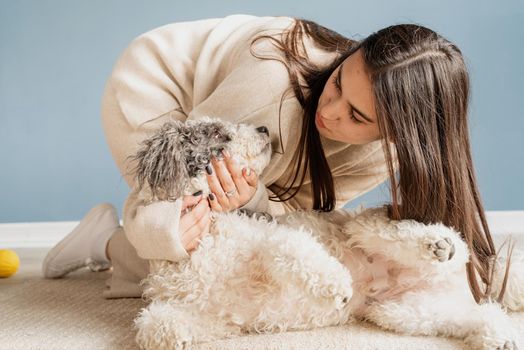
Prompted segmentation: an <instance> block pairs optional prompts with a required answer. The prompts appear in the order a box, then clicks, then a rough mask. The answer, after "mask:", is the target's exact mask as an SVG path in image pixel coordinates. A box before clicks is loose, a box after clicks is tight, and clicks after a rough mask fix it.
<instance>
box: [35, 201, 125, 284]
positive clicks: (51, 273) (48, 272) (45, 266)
mask: <svg viewBox="0 0 524 350" xmlns="http://www.w3.org/2000/svg"><path fill="white" fill-rule="evenodd" d="M105 211H112V212H113V214H114V216H115V218H116V221H117V222H118V214H117V212H116V209H115V207H114V206H113V205H112V204H110V203H101V204H98V205H97V206H95V207H94V208H92V209H91V210H89V211H88V212H87V214H86V215H85V216H84V217H83V218H82V220H80V223H79V224H78V226H76V227H75V228H74V229H73V231H71V233H70V234H68V235H67V236H66V237H65V238H63V239H62V240H61V241H60V242H58V243H57V244H56V245H55V246H54V247H53V248H51V250H50V251H49V252H48V253H47V255H46V256H45V258H44V261H43V263H42V274H43V275H44V278H60V277H62V276H64V275H66V274H67V273H63V272H62V271H59V270H55V269H53V268H52V267H50V266H49V263H50V262H51V261H53V260H54V259H55V258H56V256H57V255H58V254H60V252H61V251H62V249H64V247H66V246H67V245H68V243H69V242H70V241H71V240H72V239H73V238H74V237H75V231H78V230H80V229H82V228H83V227H84V226H85V225H86V223H87V222H89V221H91V219H92V218H93V217H96V216H97V215H99V214H100V213H103V212H105ZM107 269H109V267H108V268H107ZM107 269H105V270H107ZM100 271H103V270H100Z"/></svg>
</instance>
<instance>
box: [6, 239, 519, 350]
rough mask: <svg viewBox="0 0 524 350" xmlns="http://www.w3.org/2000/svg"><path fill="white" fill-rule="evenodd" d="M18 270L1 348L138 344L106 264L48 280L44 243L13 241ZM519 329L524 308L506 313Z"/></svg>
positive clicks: (425, 340)
mask: <svg viewBox="0 0 524 350" xmlns="http://www.w3.org/2000/svg"><path fill="white" fill-rule="evenodd" d="M13 250H15V251H16V252H17V253H18V255H19V256H20V259H21V262H22V263H21V267H20V270H19V271H18V272H17V274H15V275H14V276H12V277H10V278H4V279H0V349H2V350H4V349H5V350H7V349H8V350H18V349H20V350H32V349H68V350H69V349H97V350H102V349H112V350H118V349H126V350H127V349H137V348H138V347H137V346H136V344H135V343H134V335H135V330H134V329H133V318H134V317H135V316H136V315H137V313H138V311H139V310H140V308H142V307H144V306H145V303H144V302H143V301H142V300H141V299H138V298H127V299H110V300H108V299H104V298H103V296H102V291H103V290H104V288H106V286H105V280H106V279H107V278H108V277H109V274H110V272H109V271H104V272H91V271H89V270H88V269H87V268H84V269H81V270H78V271H75V272H74V273H71V274H69V275H68V276H67V278H64V279H58V280H46V279H43V278H42V277H41V275H40V265H41V262H42V260H43V258H44V256H45V254H46V252H47V248H46V249H42V248H38V249H36V248H23V249H22V248H20V249H16V248H14V249H13ZM511 317H512V318H513V319H514V320H515V322H516V323H518V324H519V325H520V326H521V328H522V331H523V332H524V313H521V314H514V315H512V316H511ZM462 348H463V346H462V342H460V341H458V340H453V339H444V338H435V337H411V336H401V335H397V334H394V333H390V332H384V331H381V330H380V329H378V328H377V327H375V326H373V325H368V324H359V325H351V326H344V327H329V328H323V329H318V330H314V331H303V332H288V333H282V334H271V335H252V336H245V337H242V338H237V339H229V340H224V341H218V342H215V343H208V344H200V345H198V346H195V347H193V349H195V350H218V349H225V350H228V349H300V350H310V349H315V350H316V349H388V350H394V349H399V350H401V349H402V350H408V349H439V350H446V349H462Z"/></svg>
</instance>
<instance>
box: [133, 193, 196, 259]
mask: <svg viewBox="0 0 524 350" xmlns="http://www.w3.org/2000/svg"><path fill="white" fill-rule="evenodd" d="M181 208H182V199H177V200H175V201H174V202H173V201H155V202H151V203H146V202H145V201H144V200H142V199H141V198H140V192H137V191H135V190H134V191H132V192H131V193H130V194H129V196H128V198H127V199H126V201H125V203H124V208H123V226H124V232H125V235H126V237H127V239H128V240H129V242H130V243H131V244H132V245H133V246H134V247H135V249H136V251H137V254H138V256H139V257H141V258H143V259H162V260H169V261H173V262H177V261H180V260H182V259H184V258H188V257H189V254H188V253H187V252H186V250H185V249H184V247H183V246H182V242H181V240H180V235H179V232H178V226H179V223H180V212H181Z"/></svg>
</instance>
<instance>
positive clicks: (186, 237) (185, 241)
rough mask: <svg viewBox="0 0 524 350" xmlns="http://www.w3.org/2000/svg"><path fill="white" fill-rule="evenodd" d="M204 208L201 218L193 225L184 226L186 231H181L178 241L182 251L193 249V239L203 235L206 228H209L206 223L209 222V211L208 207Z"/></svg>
mask: <svg viewBox="0 0 524 350" xmlns="http://www.w3.org/2000/svg"><path fill="white" fill-rule="evenodd" d="M204 208H205V209H204V212H203V214H202V216H200V217H199V218H198V220H197V221H196V222H195V223H194V224H193V225H191V226H185V227H187V229H185V230H183V231H182V230H181V233H180V240H181V242H182V246H183V247H184V249H186V251H187V250H188V249H191V248H192V247H194V246H193V245H192V244H194V243H195V242H194V241H195V239H197V238H198V237H200V236H202V235H203V234H205V233H206V231H205V229H206V227H209V225H208V223H209V221H210V220H211V218H210V216H209V213H210V209H209V206H205V207H204ZM181 226H182V225H181Z"/></svg>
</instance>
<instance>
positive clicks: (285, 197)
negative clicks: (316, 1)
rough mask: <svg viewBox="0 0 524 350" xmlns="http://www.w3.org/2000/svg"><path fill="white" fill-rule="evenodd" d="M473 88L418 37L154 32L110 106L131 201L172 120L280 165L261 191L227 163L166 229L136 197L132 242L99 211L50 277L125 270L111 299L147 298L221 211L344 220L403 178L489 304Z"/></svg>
mask: <svg viewBox="0 0 524 350" xmlns="http://www.w3.org/2000/svg"><path fill="white" fill-rule="evenodd" d="M284 69H285V70H284ZM468 79H469V78H468V73H467V70H466V67H465V64H464V61H463V57H462V55H461V52H460V50H459V49H458V48H457V47H456V46H455V45H453V44H452V43H450V42H449V41H447V40H446V39H444V38H443V37H441V36H439V35H438V34H437V33H435V32H433V31H431V30H430V29H428V28H425V27H422V26H417V25H409V24H408V25H396V26H391V27H388V28H384V29H382V30H380V31H378V32H376V33H373V34H372V35H370V36H369V37H367V38H366V39H364V40H362V41H355V40H351V39H348V38H345V37H343V36H341V35H339V34H338V33H336V32H334V31H331V30H329V29H327V28H325V27H322V26H320V25H318V24H316V23H314V22H312V21H307V20H301V19H294V18H290V17H256V16H250V15H232V16H228V17H225V18H215V19H206V20H200V21H193V22H180V23H174V24H170V25H167V26H164V27H160V28H157V29H155V30H152V31H150V32H147V33H145V34H143V35H141V36H139V37H138V38H137V39H135V40H134V41H133V42H132V43H131V45H130V46H129V47H128V48H127V49H126V50H125V51H124V53H123V54H122V56H121V57H120V59H119V60H118V62H117V63H116V65H115V67H114V70H113V73H112V75H111V77H110V78H109V80H108V82H107V85H106V90H105V93H104V97H103V106H102V117H103V125H104V131H105V134H106V138H107V141H108V144H109V146H110V149H111V152H112V155H113V157H114V159H115V161H116V163H117V166H118V168H119V170H120V171H121V173H122V174H123V175H124V178H125V179H126V181H127V183H128V184H129V186H130V187H131V188H132V189H133V188H135V186H136V184H135V183H134V179H133V172H132V171H130V170H129V169H130V168H129V164H127V163H126V160H127V159H128V158H129V157H130V156H131V155H132V154H133V153H134V152H135V151H136V149H137V147H138V144H139V142H140V141H141V140H143V139H144V138H145V137H146V136H147V134H148V132H149V131H152V130H154V129H156V128H158V127H159V126H160V125H162V124H163V123H164V122H165V121H167V120H169V119H171V118H174V119H178V120H187V119H191V118H198V117H199V116H203V115H210V116H214V117H220V118H224V119H227V120H228V121H232V122H246V123H250V124H253V125H256V126H258V125H265V126H267V127H268V129H269V132H270V136H271V139H272V146H273V150H274V154H273V155H272V158H271V163H270V165H269V166H268V168H266V170H265V171H264V173H263V174H262V175H261V176H260V179H258V178H257V177H256V175H255V174H254V173H250V174H249V173H248V171H247V170H246V169H238V167H236V166H235V164H232V163H231V162H230V161H229V160H228V158H227V156H226V157H225V158H224V159H223V160H216V159H215V160H213V161H212V164H211V165H212V166H211V167H209V169H208V182H209V184H210V188H211V191H212V193H213V194H212V195H210V196H209V197H207V198H202V196H201V195H199V194H198V193H197V194H195V195H194V196H188V197H184V198H182V199H179V200H177V201H176V202H170V203H164V204H165V208H164V209H165V210H166V211H165V212H166V213H169V214H170V215H166V216H165V217H176V220H174V221H172V222H169V223H166V222H160V223H159V222H156V221H155V222H154V225H156V226H155V227H157V228H158V227H162V229H158V230H157V229H153V230H147V232H146V230H145V229H144V226H140V222H143V218H139V217H138V216H140V215H145V214H144V210H142V213H141V214H140V213H137V208H139V209H140V205H139V203H138V202H137V198H136V193H135V192H134V191H132V192H131V193H130V196H129V197H128V199H127V200H126V204H125V205H124V228H125V231H124V230H123V229H122V227H120V226H119V224H118V217H117V216H116V211H115V210H114V208H113V207H112V206H109V205H107V204H102V205H100V206H98V207H95V208H94V209H92V211H90V213H88V214H87V215H86V217H85V218H84V219H83V220H82V221H81V223H80V224H79V226H78V227H77V228H76V229H75V230H74V231H73V232H72V233H70V234H69V235H68V236H67V237H66V238H65V239H64V240H63V241H62V242H60V243H59V244H58V245H57V246H56V247H55V248H53V249H52V250H51V251H50V252H49V254H48V256H47V257H46V260H45V261H44V266H43V270H44V275H45V276H46V277H61V276H63V275H65V274H67V273H68V272H70V271H72V270H74V269H77V268H78V267H81V266H86V265H88V266H90V267H91V269H93V270H96V269H106V268H108V267H109V266H111V264H112V266H113V274H112V276H111V278H110V280H108V284H109V286H110V288H109V290H106V291H104V296H105V297H106V298H117V297H139V296H140V295H141V291H142V290H141V287H140V286H139V284H138V283H139V281H140V280H141V279H142V278H144V277H145V276H146V275H147V273H148V272H149V265H148V262H147V261H148V259H168V260H171V261H178V260H180V259H184V258H187V257H188V256H189V253H191V252H192V251H193V250H194V249H195V248H196V247H197V246H198V242H199V239H200V238H201V237H202V235H203V234H205V233H206V232H207V231H208V226H209V221H210V219H209V213H210V211H211V210H215V211H227V210H233V209H236V208H249V209H251V210H256V211H267V212H269V213H270V214H272V215H278V214H282V213H285V212H287V211H290V210H295V209H297V208H310V209H311V208H313V209H316V210H320V211H332V210H334V209H338V208H340V207H342V206H343V205H344V204H345V203H347V202H348V201H350V200H352V199H354V198H355V197H358V196H359V195H361V194H363V193H365V192H367V191H370V190H371V189H373V188H374V187H376V186H377V185H378V184H380V183H382V182H383V181H385V180H386V179H387V178H389V179H390V181H391V183H392V184H394V185H393V186H391V195H392V203H391V205H390V207H389V208H390V217H391V218H392V219H395V220H400V219H414V220H417V221H421V222H424V223H431V222H438V221H440V222H443V223H444V224H446V225H448V226H453V227H455V228H456V229H457V230H458V231H460V232H461V233H462V234H463V237H464V239H465V241H466V242H467V243H468V245H469V247H470V250H471V254H472V257H471V261H470V263H468V266H467V271H468V279H469V282H470V286H471V290H472V293H473V296H474V297H475V300H477V302H480V301H481V300H483V299H484V298H486V297H487V296H488V295H489V294H490V288H491V276H490V266H491V263H492V261H493V260H492V259H493V257H494V256H495V248H494V244H493V241H492V238H491V235H490V232H489V228H488V226H487V223H486V218H485V214H484V210H483V207H482V203H481V200H480V196H479V191H478V188H477V185H476V179H475V175H474V168H473V164H472V160H471V151H470V145H469V137H468V124H467V108H468V101H469V80H468ZM290 91H291V92H292V94H291V95H288V94H287V93H288V92H290ZM397 170H398V175H397V176H398V180H397V178H396V171H397ZM173 203H176V204H173ZM164 204H163V205H164ZM189 208H192V210H190V211H189V210H188V209H189ZM141 209H144V208H143V207H142V208H141ZM477 216H478V218H479V219H480V221H479V220H478V219H477ZM155 220H156V219H155ZM159 220H161V219H159ZM161 231H163V232H161ZM106 249H107V250H106ZM110 260H111V261H110ZM479 277H480V279H479ZM502 293H503V291H502V292H501V294H502Z"/></svg>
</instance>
